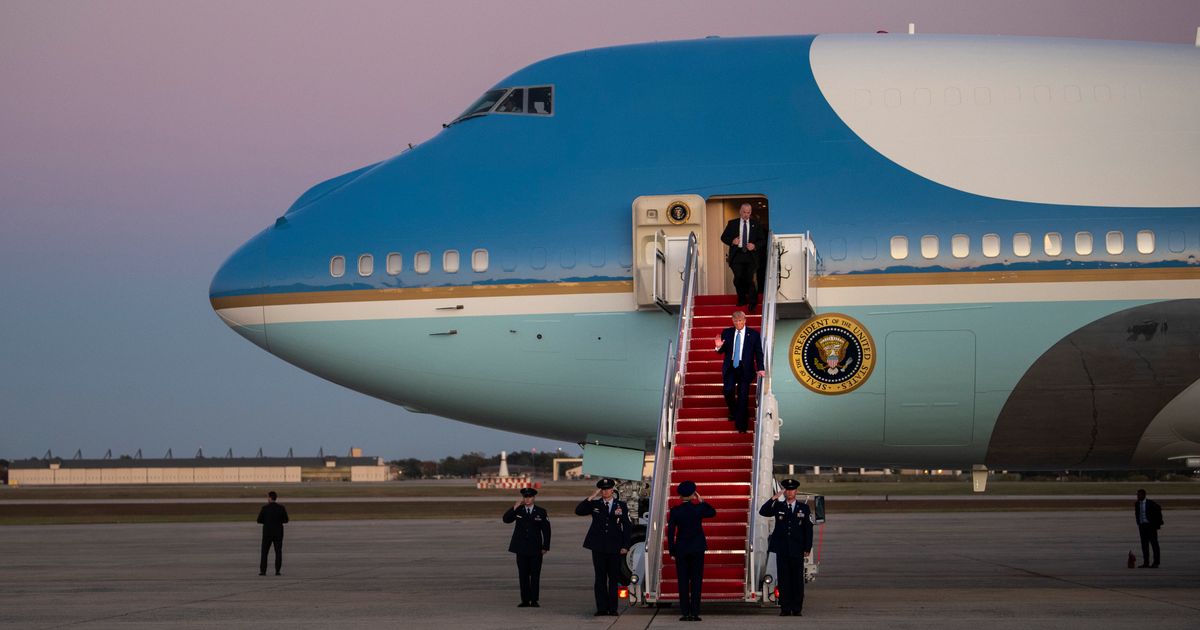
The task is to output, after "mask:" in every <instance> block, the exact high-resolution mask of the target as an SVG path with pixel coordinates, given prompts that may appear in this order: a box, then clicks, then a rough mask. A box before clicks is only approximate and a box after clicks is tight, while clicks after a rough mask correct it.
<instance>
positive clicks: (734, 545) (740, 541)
mask: <svg viewBox="0 0 1200 630" xmlns="http://www.w3.org/2000/svg"><path fill="white" fill-rule="evenodd" d="M705 539H706V540H707V541H708V551H709V552H710V553H709V555H708V556H705V562H707V561H708V558H709V556H711V557H713V558H716V557H717V556H724V555H735V554H714V553H711V552H714V551H724V552H729V551H745V550H746V539H745V538H737V537H735V536H705ZM662 550H663V553H666V551H667V543H666V541H665V540H664V541H663V548H662ZM742 555H744V554H742ZM742 555H738V558H741V557H742ZM732 562H733V561H730V560H728V559H726V562H714V564H730V563H732ZM737 563H738V564H739V565H740V563H741V560H738V561H737Z"/></svg>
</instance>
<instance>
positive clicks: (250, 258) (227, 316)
mask: <svg viewBox="0 0 1200 630" xmlns="http://www.w3.org/2000/svg"><path fill="white" fill-rule="evenodd" d="M266 249H267V248H266V230H264V231H263V232H262V233H260V234H258V235H257V236H255V237H254V238H252V239H250V240H249V241H247V242H246V243H245V244H244V245H242V246H241V247H240V248H238V250H237V251H235V252H234V253H233V255H231V256H230V257H229V259H228V260H226V261H225V263H224V264H222V265H221V268H220V269H218V270H217V273H216V275H215V276H213V280H212V284H211V285H210V286H209V289H208V300H209V303H210V304H212V308H213V310H214V311H215V312H216V313H217V315H218V316H220V318H221V320H222V321H224V322H225V323H226V324H227V325H228V326H229V327H230V328H232V329H233V330H234V332H236V333H238V334H239V335H241V336H243V337H245V338H246V339H249V340H250V341H251V342H253V343H254V344H255V345H257V346H258V347H260V348H262V349H264V350H266V349H267V330H266V317H265V312H264V307H263V306H262V305H261V302H258V300H257V299H256V298H257V296H258V295H260V294H261V293H262V289H263V278H264V275H265V270H264V266H265V265H266V261H267V256H266Z"/></svg>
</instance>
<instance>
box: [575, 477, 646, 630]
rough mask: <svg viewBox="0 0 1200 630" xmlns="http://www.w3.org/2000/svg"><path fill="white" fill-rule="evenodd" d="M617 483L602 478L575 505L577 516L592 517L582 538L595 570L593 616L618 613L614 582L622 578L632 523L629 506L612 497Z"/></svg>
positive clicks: (631, 534) (615, 584)
mask: <svg viewBox="0 0 1200 630" xmlns="http://www.w3.org/2000/svg"><path fill="white" fill-rule="evenodd" d="M616 485H617V484H616V482H615V481H613V480H612V479H601V480H600V481H597V482H596V491H595V492H593V493H592V495H591V496H589V497H588V498H586V499H584V500H583V501H580V502H579V505H577V506H575V514H576V515H577V516H589V515H590V516H591V517H592V525H591V527H589V528H588V532H587V537H585V538H584V539H583V546H584V548H585V549H591V550H592V569H593V570H594V571H595V572H596V583H595V591H596V616H598V617H599V616H602V615H613V616H616V615H617V583H618V580H619V579H620V578H621V563H622V562H625V554H627V553H629V544H630V540H631V538H632V537H633V525H632V523H631V522H630V520H629V508H628V507H627V506H626V505H625V502H624V501H618V500H617V499H616V497H614V496H613V492H614V491H613V487H614V486H616Z"/></svg>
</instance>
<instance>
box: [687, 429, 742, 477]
mask: <svg viewBox="0 0 1200 630" xmlns="http://www.w3.org/2000/svg"><path fill="white" fill-rule="evenodd" d="M722 422H729V421H728V420H722ZM729 424H730V425H732V424H733V423H732V422H729ZM675 443H676V444H678V445H680V446H684V445H691V444H713V443H721V444H749V445H751V446H753V444H754V434H753V433H750V432H749V431H747V432H746V433H738V432H736V431H733V432H730V433H725V432H705V431H688V432H687V433H676V434H675ZM741 466H745V467H746V469H747V470H749V467H750V456H746V463H745V464H740V465H738V466H716V465H711V466H704V468H740V467H741ZM680 470H682V469H680ZM691 470H695V467H693V468H691Z"/></svg>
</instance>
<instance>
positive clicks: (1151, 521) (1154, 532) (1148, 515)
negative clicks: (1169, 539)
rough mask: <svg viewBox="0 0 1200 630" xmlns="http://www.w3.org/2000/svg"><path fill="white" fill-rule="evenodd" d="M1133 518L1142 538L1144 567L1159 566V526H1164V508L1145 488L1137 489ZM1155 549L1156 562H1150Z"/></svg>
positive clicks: (1153, 567)
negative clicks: (1147, 496) (1152, 551)
mask: <svg viewBox="0 0 1200 630" xmlns="http://www.w3.org/2000/svg"><path fill="white" fill-rule="evenodd" d="M1133 518H1134V519H1135V520H1137V526H1138V536H1140V537H1141V539H1142V568H1143V569H1157V568H1158V528H1160V527H1162V526H1163V516H1162V508H1161V507H1159V506H1158V504H1157V503H1155V502H1154V501H1151V500H1150V499H1147V498H1146V491H1145V490H1138V491H1137V501H1135V502H1134V503H1133ZM1151 549H1153V550H1154V564H1151V563H1150V550H1151Z"/></svg>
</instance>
